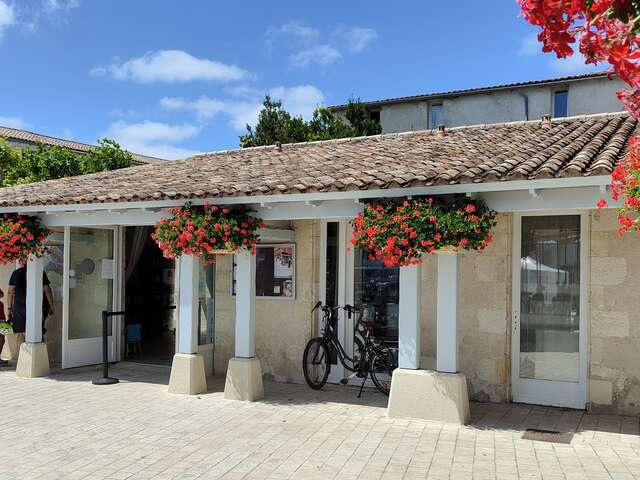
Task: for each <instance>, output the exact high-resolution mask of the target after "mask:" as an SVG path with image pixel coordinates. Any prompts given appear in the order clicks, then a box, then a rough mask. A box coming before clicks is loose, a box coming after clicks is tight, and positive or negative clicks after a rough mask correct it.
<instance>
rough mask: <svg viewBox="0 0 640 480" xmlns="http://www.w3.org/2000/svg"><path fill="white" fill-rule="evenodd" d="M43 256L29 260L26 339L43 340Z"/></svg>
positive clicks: (32, 341) (35, 341)
mask: <svg viewBox="0 0 640 480" xmlns="http://www.w3.org/2000/svg"><path fill="white" fill-rule="evenodd" d="M42 272H43V264H42V258H36V257H33V256H31V257H29V261H28V262H27V299H26V301H27V304H26V315H27V318H26V329H25V339H26V341H27V342H28V343H40V342H42Z"/></svg>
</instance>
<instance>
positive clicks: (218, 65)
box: [90, 50, 249, 83]
mask: <svg viewBox="0 0 640 480" xmlns="http://www.w3.org/2000/svg"><path fill="white" fill-rule="evenodd" d="M90 74H91V75H92V76H104V75H108V76H110V77H111V78H114V79H116V80H133V81H136V82H139V83H154V82H162V83H185V82H190V81H194V80H203V81H220V82H229V81H235V80H243V79H246V78H248V77H249V73H248V72H247V71H246V70H243V69H242V68H240V67H237V66H235V65H227V64H225V63H222V62H218V61H215V60H209V59H206V58H197V57H194V56H192V55H190V54H189V53H187V52H185V51H182V50H158V51H155V52H149V53H147V54H146V55H143V56H142V57H138V58H133V59H131V60H127V61H126V62H124V63H121V62H120V61H119V60H116V61H115V62H114V63H113V64H111V65H109V66H106V67H104V66H100V67H96V68H94V69H92V70H91V71H90Z"/></svg>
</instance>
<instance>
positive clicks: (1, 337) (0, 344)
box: [0, 290, 9, 367]
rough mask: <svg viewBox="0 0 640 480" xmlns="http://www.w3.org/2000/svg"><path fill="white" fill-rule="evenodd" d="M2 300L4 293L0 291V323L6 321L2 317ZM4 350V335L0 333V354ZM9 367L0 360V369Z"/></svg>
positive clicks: (5, 362)
mask: <svg viewBox="0 0 640 480" xmlns="http://www.w3.org/2000/svg"><path fill="white" fill-rule="evenodd" d="M3 298H4V292H3V291H2V290H0V323H2V322H4V321H5V320H6V318H5V316H4V303H2V299H3ZM3 348H4V335H3V334H2V333H0V353H2V349H3ZM8 365H9V361H7V360H2V359H1V358H0V367H6V366H8Z"/></svg>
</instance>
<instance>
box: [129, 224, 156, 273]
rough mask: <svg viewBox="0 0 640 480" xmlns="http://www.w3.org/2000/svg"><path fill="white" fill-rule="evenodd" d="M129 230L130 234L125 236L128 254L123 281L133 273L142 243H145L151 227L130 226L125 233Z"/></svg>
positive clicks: (140, 252)
mask: <svg viewBox="0 0 640 480" xmlns="http://www.w3.org/2000/svg"><path fill="white" fill-rule="evenodd" d="M130 231H131V236H130V237H128V238H127V243H128V244H129V251H128V253H129V255H127V268H126V272H125V279H124V280H125V283H126V282H128V281H129V277H131V274H133V272H134V270H135V268H136V265H137V264H138V260H140V255H142V250H143V249H144V244H145V243H146V241H147V239H148V238H149V235H151V227H132V228H131V230H127V234H128V233H129V232H130Z"/></svg>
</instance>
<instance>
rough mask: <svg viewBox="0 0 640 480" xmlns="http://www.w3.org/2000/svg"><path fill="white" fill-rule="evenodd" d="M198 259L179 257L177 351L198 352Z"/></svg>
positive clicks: (188, 256)
mask: <svg viewBox="0 0 640 480" xmlns="http://www.w3.org/2000/svg"><path fill="white" fill-rule="evenodd" d="M199 268H200V259H199V258H198V257H195V256H193V255H182V256H181V257H180V272H179V275H180V290H179V295H180V303H179V310H178V351H177V353H198V285H199V283H198V282H199Z"/></svg>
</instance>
